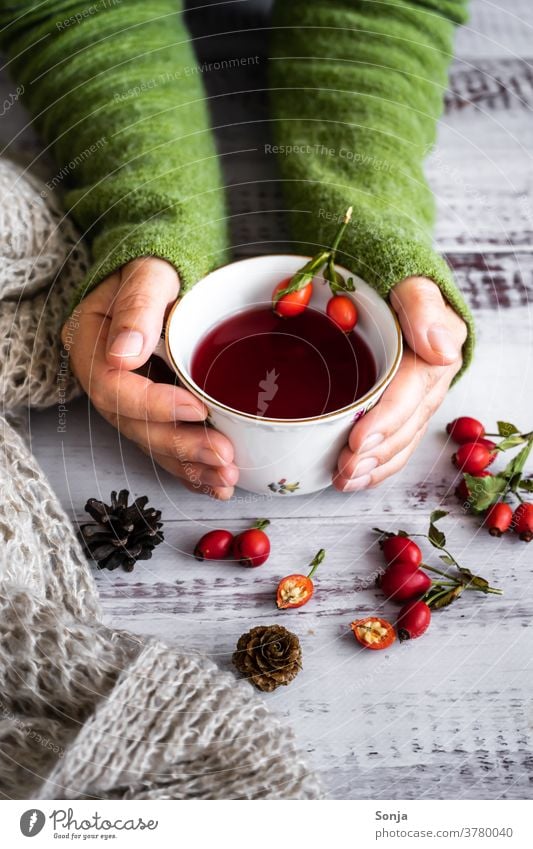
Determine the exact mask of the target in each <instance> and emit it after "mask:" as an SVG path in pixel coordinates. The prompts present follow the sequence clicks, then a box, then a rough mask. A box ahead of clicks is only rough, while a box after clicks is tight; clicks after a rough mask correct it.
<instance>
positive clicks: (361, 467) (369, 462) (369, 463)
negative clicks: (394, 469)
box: [350, 457, 378, 480]
mask: <svg viewBox="0 0 533 849" xmlns="http://www.w3.org/2000/svg"><path fill="white" fill-rule="evenodd" d="M377 465H378V461H377V459H376V457H365V459H364V460H360V461H359V462H358V464H357V466H356V467H355V469H354V470H353V472H352V474H351V475H350V477H351V478H352V480H353V479H355V478H358V477H359V476H360V475H368V472H371V471H372V470H373V469H375V468H376V466H377Z"/></svg>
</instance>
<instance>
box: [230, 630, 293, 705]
mask: <svg viewBox="0 0 533 849" xmlns="http://www.w3.org/2000/svg"><path fill="white" fill-rule="evenodd" d="M232 659H233V663H234V664H235V666H236V667H237V669H238V670H239V672H242V674H243V675H246V677H247V678H248V679H249V680H250V681H251V683H252V684H254V685H255V686H256V687H257V689H258V690H263V691H264V692H267V693H270V692H271V691H272V690H275V689H276V687H279V686H280V685H282V684H288V683H289V682H290V681H292V679H293V678H296V676H297V675H298V672H299V671H300V669H301V668H302V650H301V648H300V641H299V639H298V637H297V636H296V634H292V633H291V632H290V631H287V629H286V628H284V627H283V625H258V626H257V628H252V630H251V631H248V632H247V633H246V634H243V635H242V637H239V642H238V643H237V651H236V652H235V653H234V654H233V658H232Z"/></svg>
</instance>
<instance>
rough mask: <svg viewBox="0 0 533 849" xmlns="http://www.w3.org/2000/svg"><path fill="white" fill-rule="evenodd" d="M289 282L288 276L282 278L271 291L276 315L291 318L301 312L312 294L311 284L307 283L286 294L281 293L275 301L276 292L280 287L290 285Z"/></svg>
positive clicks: (283, 287)
mask: <svg viewBox="0 0 533 849" xmlns="http://www.w3.org/2000/svg"><path fill="white" fill-rule="evenodd" d="M290 282H291V278H290V277H288V278H287V280H282V281H281V283H278V285H277V286H276V288H275V289H274V291H273V292H272V308H273V310H274V312H275V313H276V315H279V316H281V318H293V317H294V316H296V315H300V314H301V313H303V311H304V310H305V309H306V307H307V305H308V303H309V301H310V300H311V295H312V294H313V284H312V283H308V284H307V285H306V286H303V288H302V289H298V290H297V291H295V292H289V293H288V294H287V295H282V296H281V298H279V300H277V301H276V295H277V294H278V292H280V291H281V290H282V289H286V288H287V287H288V286H289V285H290Z"/></svg>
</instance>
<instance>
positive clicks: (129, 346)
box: [109, 330, 144, 357]
mask: <svg viewBox="0 0 533 849" xmlns="http://www.w3.org/2000/svg"><path fill="white" fill-rule="evenodd" d="M143 345H144V336H143V335H142V333H139V331H138V330H124V331H122V333H119V334H118V336H115V338H114V339H113V342H112V343H111V347H110V348H109V353H110V354H113V356H114V357H138V356H139V354H140V353H141V351H142V349H143Z"/></svg>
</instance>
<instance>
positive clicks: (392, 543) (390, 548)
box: [380, 535, 422, 567]
mask: <svg viewBox="0 0 533 849" xmlns="http://www.w3.org/2000/svg"><path fill="white" fill-rule="evenodd" d="M380 545H381V549H382V551H383V556H384V557H385V561H386V563H387V565H388V566H390V565H391V563H398V562H400V561H401V562H402V563H410V564H411V565H412V566H415V567H416V566H420V564H421V563H422V552H421V551H420V549H419V547H418V546H417V544H416V542H413V540H412V539H409V538H408V537H402V536H400V535H395V536H390V537H386V538H385V539H384V540H383V541H382V542H381V543H380Z"/></svg>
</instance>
